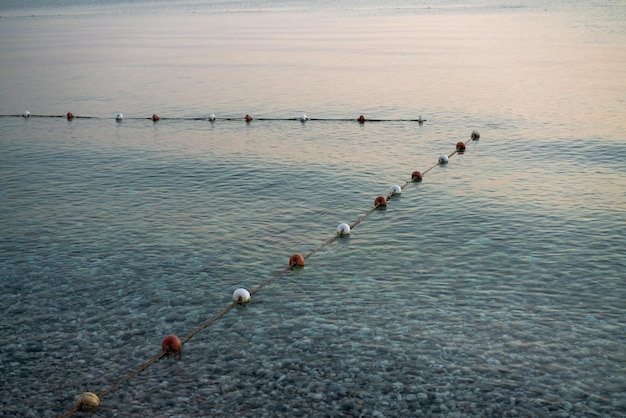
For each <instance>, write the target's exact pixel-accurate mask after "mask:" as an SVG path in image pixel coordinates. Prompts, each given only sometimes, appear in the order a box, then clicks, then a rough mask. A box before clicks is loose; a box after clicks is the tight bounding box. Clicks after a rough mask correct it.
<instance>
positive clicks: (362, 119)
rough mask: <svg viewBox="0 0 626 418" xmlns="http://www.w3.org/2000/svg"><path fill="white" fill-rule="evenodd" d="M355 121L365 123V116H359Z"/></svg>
mask: <svg viewBox="0 0 626 418" xmlns="http://www.w3.org/2000/svg"><path fill="white" fill-rule="evenodd" d="M357 120H358V121H359V123H365V116H363V115H361V116H359V119H357Z"/></svg>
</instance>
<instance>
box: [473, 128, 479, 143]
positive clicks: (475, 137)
mask: <svg viewBox="0 0 626 418" xmlns="http://www.w3.org/2000/svg"><path fill="white" fill-rule="evenodd" d="M479 138H480V134H479V133H478V131H477V130H476V129H474V130H473V131H472V140H474V141H476V140H478V139H479Z"/></svg>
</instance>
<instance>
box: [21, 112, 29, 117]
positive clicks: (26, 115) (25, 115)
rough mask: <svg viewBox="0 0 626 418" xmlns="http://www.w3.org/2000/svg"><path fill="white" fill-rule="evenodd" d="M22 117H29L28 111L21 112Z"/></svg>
mask: <svg viewBox="0 0 626 418" xmlns="http://www.w3.org/2000/svg"><path fill="white" fill-rule="evenodd" d="M22 117H24V118H29V117H30V112H29V111H28V110H27V111H25V112H24V113H22Z"/></svg>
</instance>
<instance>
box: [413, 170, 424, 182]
mask: <svg viewBox="0 0 626 418" xmlns="http://www.w3.org/2000/svg"><path fill="white" fill-rule="evenodd" d="M411 179H412V180H413V181H422V173H420V172H419V171H414V172H412V173H411Z"/></svg>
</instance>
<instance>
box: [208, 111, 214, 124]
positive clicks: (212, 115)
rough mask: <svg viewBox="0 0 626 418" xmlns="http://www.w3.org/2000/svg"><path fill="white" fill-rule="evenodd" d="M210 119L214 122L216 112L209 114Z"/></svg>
mask: <svg viewBox="0 0 626 418" xmlns="http://www.w3.org/2000/svg"><path fill="white" fill-rule="evenodd" d="M209 120H210V121H211V122H214V121H215V113H211V114H210V115H209Z"/></svg>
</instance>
